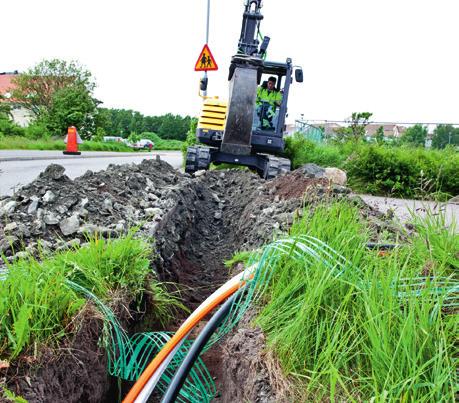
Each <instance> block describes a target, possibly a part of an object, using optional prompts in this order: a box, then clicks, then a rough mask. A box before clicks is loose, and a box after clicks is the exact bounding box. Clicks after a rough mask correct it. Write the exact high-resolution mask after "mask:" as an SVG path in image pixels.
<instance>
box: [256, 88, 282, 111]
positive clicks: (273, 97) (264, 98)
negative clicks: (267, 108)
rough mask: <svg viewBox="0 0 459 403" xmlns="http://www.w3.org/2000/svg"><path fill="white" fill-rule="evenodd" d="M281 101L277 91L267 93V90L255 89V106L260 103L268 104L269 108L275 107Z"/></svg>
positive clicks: (280, 95)
mask: <svg viewBox="0 0 459 403" xmlns="http://www.w3.org/2000/svg"><path fill="white" fill-rule="evenodd" d="M281 101H282V94H281V93H280V92H279V91H276V90H273V91H269V90H268V89H267V88H263V87H258V89H257V105H260V104H261V103H262V102H269V104H270V105H271V106H276V104H279V103H280V102H281Z"/></svg>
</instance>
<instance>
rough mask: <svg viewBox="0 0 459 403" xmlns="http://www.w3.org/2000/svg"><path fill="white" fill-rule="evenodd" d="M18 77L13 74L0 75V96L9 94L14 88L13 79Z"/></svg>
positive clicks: (15, 73)
mask: <svg viewBox="0 0 459 403" xmlns="http://www.w3.org/2000/svg"><path fill="white" fill-rule="evenodd" d="M17 75H18V73H17V72H14V73H0V95H5V94H6V93H7V92H11V90H12V89H13V88H14V84H13V82H12V81H13V78H15V77H16V76H17Z"/></svg>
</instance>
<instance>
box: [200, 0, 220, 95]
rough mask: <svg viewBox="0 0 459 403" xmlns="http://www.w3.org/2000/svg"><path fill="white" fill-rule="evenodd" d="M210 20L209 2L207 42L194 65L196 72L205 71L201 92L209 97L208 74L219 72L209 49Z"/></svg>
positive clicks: (208, 9) (208, 0)
mask: <svg viewBox="0 0 459 403" xmlns="http://www.w3.org/2000/svg"><path fill="white" fill-rule="evenodd" d="M209 20H210V0H207V25H206V42H205V44H204V47H203V48H202V51H201V53H200V54H199V57H198V60H197V61H196V64H195V65H194V70H195V71H203V72H204V76H203V78H202V79H201V91H202V95H203V96H204V97H205V96H207V72H208V71H212V70H218V66H217V63H216V61H215V59H214V57H213V55H212V52H211V51H210V49H209V45H208V43H209Z"/></svg>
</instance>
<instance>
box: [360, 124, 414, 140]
mask: <svg viewBox="0 0 459 403" xmlns="http://www.w3.org/2000/svg"><path fill="white" fill-rule="evenodd" d="M380 127H382V128H383V130H384V137H394V136H395V137H399V136H400V135H401V133H403V132H404V131H405V130H406V127H404V126H400V125H397V124H395V123H390V124H377V123H370V124H369V125H366V126H365V132H366V135H367V136H375V135H376V133H377V131H378V129H379V128H380Z"/></svg>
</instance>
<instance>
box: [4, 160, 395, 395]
mask: <svg viewBox="0 0 459 403" xmlns="http://www.w3.org/2000/svg"><path fill="white" fill-rule="evenodd" d="M308 172H309V171H308ZM308 172H306V170H305V169H299V170H297V171H294V172H292V173H290V174H288V175H285V176H283V177H279V178H276V179H275V180H272V181H264V180H262V179H260V178H259V177H258V176H256V175H255V174H253V173H250V172H249V171H244V170H239V169H232V170H221V171H208V172H198V173H197V174H196V175H195V176H193V177H192V176H190V175H188V174H182V173H180V172H178V171H176V170H174V169H173V168H172V167H171V166H170V165H168V164H167V163H165V162H163V161H160V160H144V161H143V162H142V163H141V164H139V165H135V164H131V165H110V166H109V167H108V168H107V169H106V170H105V171H100V172H97V173H94V172H91V171H88V172H86V174H84V175H83V176H81V177H79V178H76V179H75V180H71V179H69V178H68V177H67V176H66V175H65V170H64V168H63V167H62V166H59V165H50V166H49V167H48V168H47V169H46V170H45V171H44V172H43V173H41V174H40V176H39V177H38V178H37V179H36V180H35V181H33V182H32V183H31V184H29V185H27V186H25V187H23V188H22V189H20V190H19V191H18V192H17V193H16V194H15V195H14V196H12V197H5V198H3V199H1V200H0V253H1V254H3V256H5V258H6V260H7V261H14V260H15V259H18V258H20V257H24V256H26V255H28V254H32V255H35V256H37V257H38V258H40V256H41V255H42V254H43V253H44V254H46V253H51V252H53V251H59V250H63V249H66V248H68V247H75V246H76V247H78V246H82V245H84V244H85V243H86V242H87V237H88V235H91V234H94V233H98V234H100V235H102V236H105V237H116V236H119V235H121V234H123V233H126V232H127V231H128V230H129V228H131V227H138V228H140V229H139V231H138V232H137V235H136V236H139V237H144V238H147V239H150V240H151V242H154V249H155V254H154V255H153V256H151V262H152V264H151V268H152V270H153V271H155V272H156V274H157V275H158V276H159V278H160V279H161V280H163V281H172V282H175V283H177V284H178V286H179V288H180V289H181V290H182V296H183V299H184V302H185V304H186V305H187V306H188V307H189V308H191V309H193V308H194V307H196V306H197V305H198V304H199V303H200V302H201V301H202V300H203V299H205V298H206V297H207V296H208V295H209V294H210V293H211V292H212V291H213V290H215V289H216V288H217V287H218V286H219V285H220V284H222V283H223V282H224V281H225V280H226V279H227V278H228V269H226V268H225V267H224V265H223V262H224V261H225V260H226V259H229V258H230V257H231V256H232V255H233V254H234V253H235V252H236V251H240V250H251V249H254V248H257V247H260V246H262V245H263V244H265V243H267V242H269V241H271V240H272V239H274V238H276V237H279V236H281V235H282V234H283V233H286V232H287V231H288V229H289V227H290V225H291V224H292V222H293V220H294V218H295V217H296V216H301V214H302V211H303V207H306V208H308V207H309V208H313V207H314V205H315V204H316V203H317V202H318V201H321V200H323V199H326V198H331V197H332V198H348V199H350V200H352V201H353V202H354V203H356V204H357V205H358V206H359V207H360V208H361V211H362V214H363V215H364V216H365V217H366V218H368V219H369V220H371V221H373V222H374V225H375V226H376V227H378V228H381V227H384V226H387V225H389V224H387V223H386V222H385V221H384V220H383V219H382V217H381V214H379V213H378V212H377V211H375V210H373V209H371V208H370V207H368V206H367V205H366V204H365V203H363V202H362V200H361V199H360V198H359V197H357V196H355V195H352V194H351V193H350V190H349V189H347V188H345V187H343V186H337V185H331V184H330V183H329V181H328V180H327V179H325V178H324V177H323V175H316V174H313V175H311V174H310V173H308ZM3 266H5V264H3ZM0 270H2V269H1V267H0ZM3 270H5V267H4V268H3ZM80 316H81V318H79V319H78V320H76V321H75V324H74V326H75V329H74V331H73V332H72V334H73V336H72V337H71V338H69V339H68V340H66V341H64V342H63V344H62V346H61V348H60V349H59V350H58V351H48V350H45V351H43V352H41V354H38V356H37V355H35V354H33V353H32V352H27V353H26V354H24V355H23V356H21V357H20V358H19V359H18V360H17V362H15V363H14V364H12V365H11V366H10V367H9V368H3V369H2V368H1V367H0V378H3V381H5V382H6V383H7V385H8V387H9V388H10V390H12V391H14V392H15V393H17V394H18V395H20V396H23V397H24V398H25V399H27V400H28V401H30V402H51V401H53V402H56V401H66V402H82V401H88V402H100V401H104V400H110V399H111V398H112V397H110V396H111V395H110V394H109V389H110V386H111V384H113V380H110V379H109V376H108V375H107V371H106V358H105V353H104V351H103V349H102V348H101V347H100V345H99V343H98V340H99V337H100V335H101V331H102V320H101V318H100V315H97V313H95V312H94V309H93V308H91V306H88V307H87V309H86V310H84V312H83V313H82V314H81V315H80ZM180 319H181V318H177V320H176V323H174V324H172V325H171V326H172V327H175V326H177V325H178V324H179V320H180ZM124 323H127V322H126V321H124ZM244 323H245V324H246V325H241V326H239V328H238V329H237V330H236V331H235V332H234V334H233V335H231V336H229V337H228V338H227V340H225V342H224V343H223V345H222V346H221V347H220V348H219V349H217V350H215V351H214V353H213V354H212V353H210V355H209V354H207V356H206V357H205V359H206V361H207V362H208V363H209V367H210V370H211V372H212V373H213V375H214V376H215V377H216V380H217V387H218V388H219V390H220V392H221V393H220V396H221V397H220V398H219V400H222V401H225V402H233V401H247V400H248V401H263V402H264V401H280V400H282V396H281V395H280V394H279V393H280V392H279V390H280V389H282V388H279V387H277V386H276V385H277V382H273V379H272V377H271V375H270V374H271V372H272V371H271V372H270V369H269V368H268V367H269V365H268V364H267V363H269V362H271V361H272V360H271V361H270V360H267V359H266V356H265V352H264V341H263V340H264V338H263V334H262V332H261V330H260V329H252V328H250V326H248V325H247V323H248V322H244ZM130 325H131V326H135V327H136V330H138V328H139V326H138V324H134V325H133V324H132V323H131V324H130ZM149 325H151V324H149ZM140 327H142V326H140ZM171 330H172V329H171ZM225 351H226V352H225ZM228 351H232V352H236V353H235V354H228V353H227V352H228ZM222 356H224V357H225V366H224V368H223V365H221V359H222ZM271 366H272V365H271ZM1 382H2V379H0V384H1Z"/></svg>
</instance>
